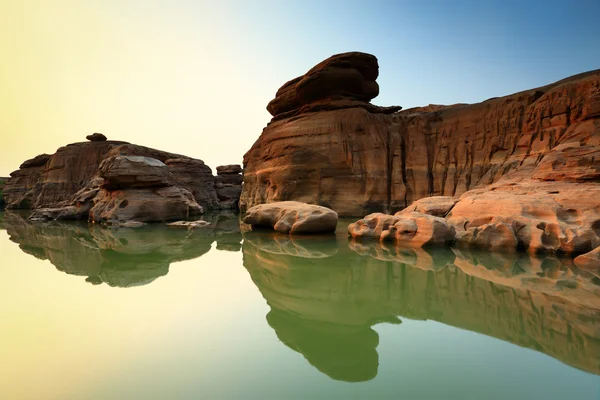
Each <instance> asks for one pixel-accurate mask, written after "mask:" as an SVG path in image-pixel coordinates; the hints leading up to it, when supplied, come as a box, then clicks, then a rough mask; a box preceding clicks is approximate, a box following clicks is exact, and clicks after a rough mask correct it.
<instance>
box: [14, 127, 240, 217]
mask: <svg viewBox="0 0 600 400" xmlns="http://www.w3.org/2000/svg"><path fill="white" fill-rule="evenodd" d="M95 138H98V136H95ZM132 157H133V158H132ZM135 157H146V158H150V159H155V160H158V161H156V162H157V163H161V164H162V163H164V165H163V166H161V167H160V168H157V167H153V166H149V165H147V168H141V169H140V168H138V167H136V166H139V165H142V164H143V163H142V164H140V163H134V162H129V161H131V160H134V159H135ZM107 159H112V160H113V161H111V162H110V163H106V164H105V165H104V167H103V168H102V172H101V171H99V169H100V165H101V164H102V163H103V161H105V160H107ZM115 160H120V161H119V163H121V164H123V165H122V166H121V167H119V168H114V167H115V165H114V164H115ZM127 160H129V161H127ZM109 164H110V168H109ZM138 164H139V165H138ZM237 168H239V166H237ZM113 170H114V171H113ZM115 171H116V172H115ZM98 175H103V176H104V177H106V178H107V179H106V180H103V179H101V183H102V184H103V185H105V187H107V188H112V189H117V188H133V187H142V186H164V185H175V186H177V187H180V188H181V189H185V190H188V191H189V192H191V193H192V194H193V196H194V198H195V200H196V202H198V203H199V205H201V206H203V207H204V208H206V209H219V208H231V207H237V203H238V198H239V193H240V192H241V182H239V181H240V178H239V174H236V175H235V176H234V175H226V178H224V179H225V180H227V182H226V183H227V185H229V186H236V187H237V188H228V189H225V190H223V191H222V192H223V193H222V197H227V199H226V200H224V201H222V202H220V201H219V199H218V198H217V189H216V188H215V177H214V176H213V175H212V171H211V169H210V167H208V166H207V165H205V164H204V162H203V161H202V160H197V159H193V158H190V157H185V156H182V155H179V154H173V153H168V152H165V151H161V150H156V149H151V148H148V147H144V146H138V145H133V144H129V143H126V142H118V141H102V140H100V141H98V140H93V141H89V142H83V143H74V144H70V145H67V146H64V147H61V148H59V149H58V150H57V152H56V153H55V154H53V155H45V154H43V155H40V156H37V157H35V158H33V159H31V160H28V161H26V162H24V163H23V164H22V165H21V169H19V170H18V171H15V172H13V173H12V174H11V178H10V180H9V181H8V182H7V184H6V187H5V190H4V195H5V198H6V203H7V207H8V208H23V209H33V210H37V211H39V212H38V213H36V214H34V217H35V218H40V219H48V218H50V219H52V216H58V217H59V218H82V219H87V216H86V210H89V209H91V207H92V200H93V197H94V196H95V195H96V194H97V192H98V190H99V186H100V185H98V184H96V183H93V181H94V180H95V179H97V178H98ZM117 175H118V177H117ZM224 176H225V175H224ZM111 181H112V184H111ZM237 182H239V183H237ZM224 183H225V182H224ZM81 196H83V197H85V199H84V198H82V197H81ZM73 207H74V208H73Z"/></svg>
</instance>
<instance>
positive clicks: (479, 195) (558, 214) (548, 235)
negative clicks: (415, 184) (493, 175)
mask: <svg viewBox="0 0 600 400" xmlns="http://www.w3.org/2000/svg"><path fill="white" fill-rule="evenodd" d="M447 219H448V222H449V223H450V224H451V225H452V226H454V227H455V229H456V231H457V236H456V240H457V242H459V243H462V244H472V245H476V246H479V247H485V248H503V249H508V248H512V249H522V250H527V251H529V252H531V253H563V254H573V255H577V254H581V253H586V252H589V251H591V250H592V249H594V248H595V247H596V246H598V245H600V238H599V237H598V234H599V233H600V186H599V185H597V184H591V183H578V184H570V183H557V182H537V181H531V180H524V181H521V182H519V183H498V184H495V185H492V186H490V187H488V188H485V189H476V190H471V191H468V192H466V193H464V194H463V195H462V196H461V197H460V199H459V201H458V202H457V203H456V205H455V206H454V207H453V208H452V210H451V211H450V212H449V214H448V216H447Z"/></svg>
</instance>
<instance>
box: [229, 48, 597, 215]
mask: <svg viewBox="0 0 600 400" xmlns="http://www.w3.org/2000/svg"><path fill="white" fill-rule="evenodd" d="M339 60H344V61H343V62H342V61H339ZM339 63H343V65H344V67H340V64H339ZM329 65H330V67H329ZM340 68H341V69H348V70H349V72H348V73H347V74H346V73H345V72H344V73H341V74H340V75H339V76H337V75H335V74H334V73H333V72H332V73H329V72H327V73H319V71H321V70H327V71H329V70H331V71H336V72H337V71H338V70H339V69H340ZM376 70H377V62H376V60H375V59H374V57H372V56H364V55H359V56H357V55H356V53H349V54H347V55H338V56H334V57H332V58H331V59H328V60H325V61H323V62H322V63H320V64H319V65H318V66H317V67H315V68H314V69H313V70H311V71H309V72H308V73H307V74H305V75H304V76H303V77H300V78H296V79H294V80H292V81H290V82H288V83H286V84H285V85H284V86H283V87H282V88H281V89H280V90H279V91H278V92H277V95H276V98H275V99H274V100H273V101H272V102H271V103H270V105H269V108H268V109H269V111H270V112H271V113H272V115H273V116H274V118H273V120H272V121H271V123H269V124H268V125H267V127H266V128H265V129H264V130H263V132H262V134H261V136H260V137H259V139H258V140H257V141H256V142H255V143H254V145H253V146H252V148H251V149H250V150H249V151H248V152H247V153H246V155H245V156H244V188H243V192H242V195H241V200H240V207H241V209H242V210H245V209H248V208H250V207H252V206H254V205H256V204H261V203H268V202H274V201H286V200H295V201H303V202H307V203H311V204H320V205H323V206H326V207H329V208H332V209H334V210H335V211H337V212H338V214H339V215H340V216H364V215H367V214H369V213H372V212H382V211H387V212H395V211H398V210H401V209H403V208H405V207H407V206H409V205H411V204H412V203H413V202H414V201H415V200H418V199H421V198H424V197H430V196H450V197H453V198H458V197H460V196H461V195H463V194H464V193H465V192H467V191H469V190H473V189H477V188H485V187H486V186H488V185H490V184H494V183H506V184H510V183H519V182H524V183H525V181H532V182H534V183H539V182H547V181H552V182H561V183H564V184H565V185H567V186H568V187H577V186H578V185H581V184H582V183H587V184H592V183H593V184H596V185H597V184H598V182H600V70H598V71H592V72H588V73H584V74H580V75H576V76H573V77H570V78H567V79H564V80H562V81H559V82H556V83H554V84H550V85H547V86H544V87H541V88H536V89H532V90H528V91H524V92H520V93H516V94H513V95H510V96H505V97H500V98H493V99H489V100H486V101H484V102H482V103H479V104H472V105H467V104H456V105H452V106H437V105H435V106H433V105H432V106H427V107H420V108H413V109H409V110H404V111H401V112H394V113H391V114H389V113H383V112H377V111H376V110H375V109H374V108H373V109H372V108H369V106H371V105H370V104H369V103H368V100H369V99H371V98H373V96H374V95H375V94H376V91H375V90H374V89H373V90H371V89H365V88H371V86H369V85H371V82H373V81H374V79H375V78H376V77H377V73H376V72H375V71H376ZM313 75H316V76H317V77H318V78H313V77H312V76H313ZM302 82H307V83H304V84H303V83H302ZM312 82H318V83H319V84H318V85H317V84H316V83H315V88H313V87H312V86H311V85H312ZM359 83H360V84H359ZM302 85H307V87H308V88H309V89H310V90H309V91H308V92H309V93H311V94H312V93H315V94H314V95H307V96H305V94H304V92H303V91H302V90H300V89H301V88H302V87H303V86H302ZM345 85H348V86H345ZM299 86H300V88H299ZM320 88H323V89H320ZM343 88H347V89H346V90H345V91H344V89H343ZM338 96H339V97H343V99H341V100H339V99H338ZM342 103H344V106H342ZM373 107H375V106H373ZM375 108H376V107H375ZM395 111H397V110H395ZM528 185H532V184H529V183H528ZM567 186H564V189H563V191H568V189H567ZM530 188H531V192H530V193H529V194H528V196H530V197H532V198H539V199H543V198H544V197H545V196H546V195H547V194H548V190H545V188H544V189H543V190H542V189H540V190H537V189H536V190H535V191H534V190H533V186H530ZM550 191H552V190H550ZM598 199H599V200H593V201H590V202H589V203H587V204H585V205H582V206H580V207H579V208H577V211H578V212H584V211H585V210H589V209H594V208H596V207H600V198H598ZM581 207H584V208H581Z"/></svg>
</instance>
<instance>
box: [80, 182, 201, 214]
mask: <svg viewBox="0 0 600 400" xmlns="http://www.w3.org/2000/svg"><path fill="white" fill-rule="evenodd" d="M203 212H204V211H203V209H202V207H201V206H200V205H198V203H196V201H195V200H194V196H192V194H191V193H190V192H189V191H187V190H186V189H183V188H180V187H177V186H165V187H160V188H131V189H123V190H113V191H109V190H106V189H102V190H100V191H99V192H98V194H97V196H96V197H95V198H94V206H93V207H92V209H91V210H90V212H89V218H90V220H92V221H95V222H103V223H113V222H115V221H139V222H162V221H175V220H182V219H188V218H190V217H193V216H196V215H200V214H202V213H203Z"/></svg>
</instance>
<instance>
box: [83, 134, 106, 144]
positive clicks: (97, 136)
mask: <svg viewBox="0 0 600 400" xmlns="http://www.w3.org/2000/svg"><path fill="white" fill-rule="evenodd" d="M85 138H86V139H87V140H89V141H90V142H106V140H107V139H106V136H104V135H103V134H101V133H93V134H91V135H87V136H86V137H85Z"/></svg>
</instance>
